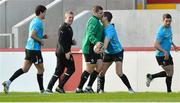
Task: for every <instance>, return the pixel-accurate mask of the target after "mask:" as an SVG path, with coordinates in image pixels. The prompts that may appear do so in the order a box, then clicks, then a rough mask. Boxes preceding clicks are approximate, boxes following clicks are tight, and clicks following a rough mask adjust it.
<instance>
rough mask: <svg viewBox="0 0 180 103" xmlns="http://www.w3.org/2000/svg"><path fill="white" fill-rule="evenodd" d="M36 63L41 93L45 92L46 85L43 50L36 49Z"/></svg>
mask: <svg viewBox="0 0 180 103" xmlns="http://www.w3.org/2000/svg"><path fill="white" fill-rule="evenodd" d="M33 63H34V65H35V67H36V69H37V71H38V72H37V82H38V85H39V89H40V92H41V93H44V92H45V90H44V86H43V74H44V64H43V58H42V54H41V51H35V54H34V62H33Z"/></svg>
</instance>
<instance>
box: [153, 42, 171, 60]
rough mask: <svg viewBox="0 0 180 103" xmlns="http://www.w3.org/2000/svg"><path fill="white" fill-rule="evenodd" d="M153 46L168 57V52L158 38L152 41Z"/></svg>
mask: <svg viewBox="0 0 180 103" xmlns="http://www.w3.org/2000/svg"><path fill="white" fill-rule="evenodd" d="M154 48H156V49H157V50H159V51H161V52H163V53H164V56H165V58H168V52H167V51H166V50H164V49H163V48H162V47H161V45H160V41H159V40H156V41H155V43H154Z"/></svg>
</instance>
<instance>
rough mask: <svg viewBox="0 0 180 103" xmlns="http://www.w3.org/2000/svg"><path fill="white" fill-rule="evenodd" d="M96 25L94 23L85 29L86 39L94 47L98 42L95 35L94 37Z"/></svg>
mask: <svg viewBox="0 0 180 103" xmlns="http://www.w3.org/2000/svg"><path fill="white" fill-rule="evenodd" d="M96 25H97V23H96V22H94V23H91V24H89V26H88V28H87V32H88V33H87V36H88V39H89V41H90V42H91V43H92V44H94V45H96V44H97V43H98V42H99V40H98V39H97V38H96V37H95V35H96ZM98 44H99V43H98Z"/></svg>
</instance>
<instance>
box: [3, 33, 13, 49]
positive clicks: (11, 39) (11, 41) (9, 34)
mask: <svg viewBox="0 0 180 103" xmlns="http://www.w3.org/2000/svg"><path fill="white" fill-rule="evenodd" d="M1 36H3V37H9V48H13V34H12V33H3V34H0V37H1Z"/></svg>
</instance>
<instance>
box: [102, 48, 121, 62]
mask: <svg viewBox="0 0 180 103" xmlns="http://www.w3.org/2000/svg"><path fill="white" fill-rule="evenodd" d="M123 54H124V50H122V51H121V52H119V53H116V54H106V53H105V54H104V58H103V62H113V61H115V62H117V61H121V62H123Z"/></svg>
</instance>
